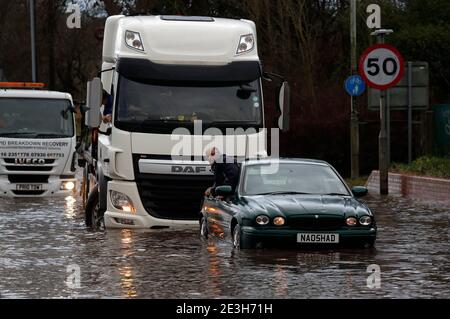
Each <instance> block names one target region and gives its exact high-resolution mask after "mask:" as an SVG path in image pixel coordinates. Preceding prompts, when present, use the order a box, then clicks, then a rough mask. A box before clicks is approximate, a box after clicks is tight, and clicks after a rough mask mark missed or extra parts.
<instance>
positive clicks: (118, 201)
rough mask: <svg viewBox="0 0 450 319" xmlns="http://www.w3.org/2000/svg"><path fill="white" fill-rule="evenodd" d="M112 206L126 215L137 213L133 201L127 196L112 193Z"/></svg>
mask: <svg viewBox="0 0 450 319" xmlns="http://www.w3.org/2000/svg"><path fill="white" fill-rule="evenodd" d="M111 204H112V205H113V206H114V207H115V208H116V209H118V210H122V211H124V212H126V213H133V214H134V213H136V208H135V207H134V204H133V201H132V200H131V199H130V198H129V197H128V196H127V195H125V194H123V193H120V192H116V191H111Z"/></svg>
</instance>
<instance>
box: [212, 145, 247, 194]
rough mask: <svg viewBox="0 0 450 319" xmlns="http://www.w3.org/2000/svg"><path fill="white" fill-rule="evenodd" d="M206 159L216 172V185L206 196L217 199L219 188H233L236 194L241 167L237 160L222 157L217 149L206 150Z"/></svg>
mask: <svg viewBox="0 0 450 319" xmlns="http://www.w3.org/2000/svg"><path fill="white" fill-rule="evenodd" d="M206 159H207V160H208V162H209V163H210V164H211V169H212V171H213V172H214V185H213V186H212V187H210V188H208V189H207V190H206V192H205V196H207V197H209V196H213V197H216V194H215V189H216V187H219V186H231V188H232V189H233V192H234V191H235V190H236V187H237V185H238V183H239V165H238V164H237V162H236V160H235V159H234V158H230V157H228V156H226V155H222V154H221V153H220V151H219V150H218V149H217V148H216V147H213V148H210V149H208V150H206Z"/></svg>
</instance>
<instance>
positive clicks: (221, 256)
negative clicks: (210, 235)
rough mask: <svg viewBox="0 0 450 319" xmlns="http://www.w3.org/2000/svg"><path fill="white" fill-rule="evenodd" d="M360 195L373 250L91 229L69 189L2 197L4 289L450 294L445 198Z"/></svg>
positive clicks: (63, 293)
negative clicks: (272, 246)
mask: <svg viewBox="0 0 450 319" xmlns="http://www.w3.org/2000/svg"><path fill="white" fill-rule="evenodd" d="M365 200H366V202H368V204H369V206H370V207H371V208H372V210H373V211H374V213H375V214H376V218H377V222H378V227H379V233H378V240H377V243H376V248H375V249H372V250H363V249H361V250H354V249H350V250H349V249H340V250H326V251H323V250H322V251H320V250H319V251H311V250H308V251H297V250H292V249H291V250H279V249H277V250H254V251H235V250H233V249H232V248H231V247H230V246H229V245H228V244H225V243H221V242H217V241H212V240H211V241H209V242H205V241H203V240H201V239H200V238H199V236H198V235H197V230H190V229H186V230H179V231H169V230H168V231H152V232H142V231H129V230H122V231H121V230H118V231H108V232H106V233H93V232H90V231H88V230H86V229H85V227H84V222H83V217H82V215H81V208H80V203H79V202H80V201H79V200H78V198H74V197H67V198H59V199H40V200H36V199H32V200H30V199H26V200H24V199H1V200H0V297H1V298H449V297H450V262H449V261H450V249H449V248H450V247H449V235H450V220H449V215H450V205H447V206H440V205H436V204H434V206H431V205H428V204H418V203H415V202H412V201H410V200H406V199H402V198H390V197H386V198H379V197H368V198H366V199H365ZM370 265H378V266H379V267H380V270H381V274H380V277H379V278H380V280H381V281H380V282H379V288H377V287H375V288H374V289H370V288H368V286H367V278H368V276H369V275H370V274H369V273H368V272H367V268H368V266H370ZM77 267H79V270H80V277H79V278H80V282H79V285H78V284H76V285H75V286H74V285H67V283H66V281H67V279H68V276H69V277H70V276H71V272H70V271H72V270H74V269H78V268H77ZM71 278H72V277H71ZM72 282H73V281H72ZM75 282H77V281H75Z"/></svg>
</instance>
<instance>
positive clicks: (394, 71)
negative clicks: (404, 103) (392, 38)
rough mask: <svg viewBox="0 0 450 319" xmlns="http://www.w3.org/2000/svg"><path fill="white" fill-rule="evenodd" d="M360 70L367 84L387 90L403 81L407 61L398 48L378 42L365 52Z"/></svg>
mask: <svg viewBox="0 0 450 319" xmlns="http://www.w3.org/2000/svg"><path fill="white" fill-rule="evenodd" d="M359 70H360V73H361V76H362V77H363V79H364V81H365V82H366V83H367V85H369V86H370V87H373V88H375V89H378V90H386V89H388V88H390V87H393V86H395V85H397V84H398V82H400V81H401V79H402V78H403V75H404V74H405V62H404V60H403V57H402V55H401V54H400V52H399V51H398V50H397V49H396V48H394V47H393V46H391V45H387V44H378V45H374V46H372V47H370V48H368V49H367V50H366V51H365V52H364V54H363V55H362V57H361V60H360V63H359Z"/></svg>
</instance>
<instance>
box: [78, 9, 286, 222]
mask: <svg viewBox="0 0 450 319" xmlns="http://www.w3.org/2000/svg"><path fill="white" fill-rule="evenodd" d="M102 63H103V64H102V70H101V80H100V79H99V78H96V79H94V80H93V81H91V82H90V83H89V84H88V98H87V102H88V105H87V106H88V108H87V109H88V110H89V111H88V115H87V116H86V124H87V125H88V126H89V127H90V128H91V129H92V130H94V131H95V130H96V129H97V128H98V126H100V129H99V132H98V139H97V138H96V137H94V140H98V143H97V147H96V151H95V155H94V156H88V158H89V159H90V161H87V163H86V166H85V176H88V175H89V173H91V175H92V174H93V175H95V186H94V187H92V188H91V189H90V190H91V195H90V200H88V202H87V206H86V220H87V224H88V225H89V226H93V227H96V226H99V225H100V224H101V226H104V227H106V228H146V229H149V228H166V227H177V226H194V225H196V224H197V223H198V217H199V212H200V207H201V201H202V198H203V194H204V191H205V189H207V188H208V187H209V186H211V185H212V183H213V174H212V172H211V168H210V165H209V163H208V162H207V161H205V160H204V158H203V155H204V151H205V149H206V148H208V147H211V146H215V147H217V148H218V149H219V150H220V151H221V152H222V153H223V154H226V155H227V156H233V157H235V158H241V159H245V158H247V157H257V156H266V155H267V140H266V138H267V131H266V129H265V126H264V97H263V89H262V80H263V78H264V77H265V74H264V72H263V69H262V65H261V61H260V59H259V56H258V49H257V34H256V26H255V24H254V23H253V22H252V21H248V20H233V19H222V18H211V17H181V16H133V17H127V16H112V17H109V18H108V19H107V21H106V25H105V34H104V44H103V61H102ZM102 90H105V91H106V92H107V93H108V94H109V95H110V96H112V100H113V107H112V110H113V114H112V122H111V123H108V124H107V125H105V124H104V123H100V121H99V105H100V104H101V102H100V101H101V92H102ZM287 99H288V85H287V83H283V85H282V86H281V90H280V101H281V105H280V108H281V112H282V113H283V109H284V111H285V113H286V114H288V112H287V107H288V105H287V103H286V104H285V102H286V101H287ZM280 122H281V123H285V121H280ZM88 179H89V180H91V178H88ZM84 184H92V183H88V182H87V181H85V183H84ZM85 195H87V194H85ZM99 221H100V224H97V223H98V222H99Z"/></svg>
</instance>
